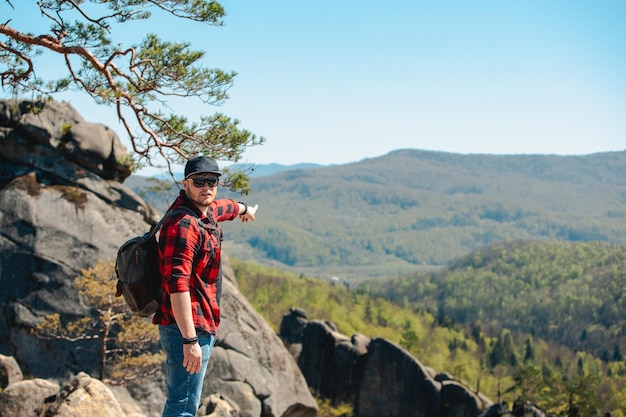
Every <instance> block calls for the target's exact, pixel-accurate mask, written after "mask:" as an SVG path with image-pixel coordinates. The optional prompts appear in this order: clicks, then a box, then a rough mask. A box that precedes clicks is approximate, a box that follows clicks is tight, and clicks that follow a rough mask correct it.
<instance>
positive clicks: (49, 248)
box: [0, 101, 317, 417]
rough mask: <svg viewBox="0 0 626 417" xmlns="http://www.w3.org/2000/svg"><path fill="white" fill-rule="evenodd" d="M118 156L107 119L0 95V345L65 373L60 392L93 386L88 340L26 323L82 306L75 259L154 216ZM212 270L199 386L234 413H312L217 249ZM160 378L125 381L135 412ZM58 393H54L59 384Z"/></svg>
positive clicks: (288, 361) (102, 251) (157, 392)
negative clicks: (208, 334)
mask: <svg viewBox="0 0 626 417" xmlns="http://www.w3.org/2000/svg"><path fill="white" fill-rule="evenodd" d="M127 161H129V158H128V155H127V153H126V151H125V149H124V147H123V146H122V144H121V143H120V141H119V139H118V138H117V136H116V135H115V134H114V133H113V132H112V131H111V130H110V129H107V128H106V127H104V126H102V125H99V124H95V123H89V122H86V121H84V120H83V119H82V117H80V115H79V114H78V113H77V112H76V111H75V110H74V109H73V108H72V107H71V106H70V105H68V104H64V103H58V102H46V103H30V102H19V103H18V102H13V101H0V288H2V291H0V354H3V355H7V356H11V357H13V358H15V360H16V361H17V363H18V364H19V366H20V368H21V371H23V372H24V374H25V375H27V376H28V377H30V378H33V377H35V378H42V379H46V380H48V381H55V382H50V383H52V384H54V383H60V384H63V383H67V382H68V381H74V382H73V383H71V384H70V388H68V389H70V391H69V392H73V391H72V389H74V390H75V389H79V388H80V389H86V390H89V389H90V388H89V387H94V386H96V385H97V384H93V383H92V382H90V381H89V380H86V379H84V378H85V377H86V376H85V375H83V374H81V372H85V373H86V374H90V375H96V374H97V372H96V366H97V363H98V360H97V357H98V351H97V349H94V348H95V343H96V342H94V341H91V342H89V341H85V342H81V343H73V344H70V343H69V342H64V341H42V340H39V339H37V338H35V337H34V336H33V334H32V332H31V329H32V328H33V327H34V326H35V325H36V324H37V323H38V321H39V320H40V318H41V317H43V316H44V315H46V314H50V313H53V312H57V313H60V314H61V316H62V317H63V318H66V319H73V318H77V317H84V316H88V315H90V314H92V311H91V310H90V308H89V306H87V305H84V304H83V303H81V301H80V300H79V298H78V295H77V293H76V290H75V289H74V288H73V287H72V283H73V281H74V280H75V278H77V277H78V276H80V273H81V269H85V268H89V267H91V266H93V265H94V264H95V262H96V261H97V260H98V259H104V260H109V259H114V257H115V254H116V252H117V249H118V247H119V246H120V245H121V244H122V243H123V242H124V241H126V240H127V239H128V238H130V237H132V236H135V235H138V234H140V233H143V232H145V231H146V230H147V229H148V227H149V225H150V224H153V223H155V222H156V220H157V219H158V216H159V213H157V212H155V210H154V209H152V208H151V207H150V206H148V205H147V204H146V203H145V202H144V201H143V200H141V199H140V198H139V197H138V196H137V195H135V194H134V193H133V192H132V191H130V190H129V189H127V188H126V187H124V186H123V185H122V184H121V183H120V182H119V181H121V180H123V179H124V178H125V177H126V176H127V175H128V174H129V173H130V165H129V164H128V162H127ZM224 272H225V274H224V275H225V284H224V292H225V294H224V297H223V300H224V301H223V306H222V308H223V320H222V324H221V328H220V335H219V339H218V341H217V345H216V348H215V353H214V357H213V358H212V359H211V361H210V370H209V372H208V374H207V375H208V376H207V384H206V390H205V391H206V394H207V395H208V394H214V393H219V394H224V396H225V397H228V398H230V399H232V400H234V401H235V402H236V403H237V405H238V406H239V408H240V412H241V415H242V416H251V417H260V416H261V415H263V416H264V417H271V416H276V417H278V416H285V417H286V416H313V415H315V413H316V409H317V406H316V403H315V401H314V399H313V397H312V396H311V394H310V392H309V390H308V388H307V385H306V381H305V380H304V378H303V376H302V374H301V372H300V370H299V369H298V367H297V364H296V363H295V361H294V360H293V358H292V357H291V355H290V354H289V353H288V351H287V350H286V349H285V347H284V345H283V344H282V342H281V340H280V339H279V338H278V337H277V336H276V335H275V333H274V332H273V331H272V330H271V328H270V327H269V326H268V325H267V324H266V323H265V322H264V321H263V319H262V318H261V317H260V316H259V315H258V314H257V313H256V312H255V311H254V310H253V309H252V308H251V307H250V305H249V304H248V303H247V301H246V300H245V298H244V297H243V296H242V295H241V293H240V292H239V290H238V289H237V286H236V282H235V277H234V274H233V272H232V269H230V267H229V265H228V259H226V260H225V263H224ZM114 284H115V283H114V282H113V281H112V283H111V285H112V287H111V291H112V293H113V292H114ZM77 375H83V376H81V377H80V378H78V379H76V378H77V377H76V376H77ZM7 380H9V381H10V378H8V377H7ZM35 380H36V379H35ZM35 380H33V381H35ZM81 381H82V382H81ZM85 381H86V385H85V384H83V382H85ZM87 382H88V383H87ZM16 383H21V381H18V382H16ZM72 384H73V385H72ZM12 385H13V384H9V385H8V388H7V390H6V391H8V392H9V393H11V391H12V390H14V389H16V388H11V387H12ZM31 385H32V382H31ZM9 388H11V389H9ZM17 388H19V386H18V387H17ZM163 388H164V384H163V375H162V374H160V375H156V376H154V377H152V378H150V379H149V380H147V379H146V380H144V381H141V383H137V384H134V385H133V386H132V387H129V391H130V392H131V394H132V396H133V397H134V398H135V399H136V400H137V402H138V404H140V405H141V408H142V410H143V412H144V413H146V415H150V416H152V415H154V416H157V415H160V409H161V407H162V404H163V402H164V395H163ZM47 392H48V391H46V395H47ZM59 392H60V393H59V394H55V395H56V397H55V401H56V400H58V399H59V398H61V397H59V396H60V395H61V393H63V392H67V389H66V391H63V390H60V391H59ZM114 392H117V394H116V395H118V397H119V396H123V395H124V393H123V392H120V391H115V390H114ZM68 395H69V394H68ZM53 396H54V395H53ZM63 398H64V400H62V401H65V403H68V401H69V400H68V399H67V398H68V397H63ZM102 398H104V397H102ZM48 401H49V400H48ZM107 401H108V400H107ZM112 407H114V408H115V406H112ZM62 408H63V407H62V405H59V406H58V407H57V411H58V412H56V413H57V414H56V415H69V414H59V413H61V411H62ZM111 412H112V413H113V414H111V415H115V413H117V411H116V410H114V411H111ZM48 415H50V416H52V415H53V414H48Z"/></svg>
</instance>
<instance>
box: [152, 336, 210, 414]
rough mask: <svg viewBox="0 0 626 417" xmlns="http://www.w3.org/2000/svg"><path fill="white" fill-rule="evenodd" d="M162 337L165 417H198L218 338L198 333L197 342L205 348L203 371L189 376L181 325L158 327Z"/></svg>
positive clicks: (203, 351)
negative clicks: (212, 354)
mask: <svg viewBox="0 0 626 417" xmlns="http://www.w3.org/2000/svg"><path fill="white" fill-rule="evenodd" d="M159 334H160V336H161V347H163V351H164V352H165V356H166V365H167V370H166V377H167V401H166V402H165V407H164V408H163V414H162V416H163V417H195V415H196V413H197V412H198V408H199V407H200V400H201V399H202V398H201V397H202V383H203V381H204V375H205V373H206V368H207V364H208V363H209V357H210V356H211V351H212V350H213V345H214V344H215V336H213V335H212V334H210V333H203V332H199V333H198V342H199V343H200V347H201V348H202V368H201V369H200V372H199V373H197V374H190V373H189V372H187V370H186V369H185V367H184V366H183V336H182V334H181V333H180V330H179V329H178V326H177V325H176V324H171V325H169V326H159Z"/></svg>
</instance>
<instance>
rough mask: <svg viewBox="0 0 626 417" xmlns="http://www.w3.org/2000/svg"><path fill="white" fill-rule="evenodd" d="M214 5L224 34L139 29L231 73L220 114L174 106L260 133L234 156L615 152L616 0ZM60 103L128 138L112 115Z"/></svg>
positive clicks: (620, 94) (622, 58)
mask: <svg viewBox="0 0 626 417" xmlns="http://www.w3.org/2000/svg"><path fill="white" fill-rule="evenodd" d="M20 1H23V0H20ZM222 4H223V5H224V7H225V9H226V12H227V14H228V15H227V16H226V18H225V20H224V23H225V25H224V26H223V27H210V26H206V25H200V24H194V23H190V22H185V21H181V22H176V20H172V19H168V20H167V21H165V20H164V21H160V20H159V19H157V21H153V22H152V23H151V24H150V26H149V27H146V25H145V23H144V26H142V27H137V28H135V30H136V31H137V32H141V31H142V30H145V31H154V32H156V33H158V34H159V35H161V36H162V37H164V38H166V39H169V40H188V41H191V42H192V45H193V48H194V49H203V50H206V51H207V56H206V64H207V65H209V66H214V67H219V68H222V69H225V70H234V71H236V72H237V73H238V75H237V77H236V78H235V84H234V86H233V87H232V88H231V90H230V92H229V94H230V99H229V100H228V101H227V102H226V103H225V104H224V105H223V106H221V107H218V108H216V107H209V106H207V107H206V108H198V106H197V105H192V106H189V109H188V110H187V109H186V110H185V111H186V112H187V113H188V115H189V116H190V117H191V118H193V117H195V116H196V114H199V113H203V114H210V113H213V112H214V111H220V112H224V113H226V114H228V115H230V116H232V117H236V118H238V119H240V120H241V126H242V127H244V128H246V129H248V130H251V131H253V132H254V133H256V134H257V135H260V136H263V137H265V138H266V140H267V142H266V143H265V144H264V145H263V146H261V147H256V148H250V149H249V150H248V151H247V152H246V153H245V154H244V162H248V163H259V164H266V163H272V162H275V163H280V164H285V165H290V164H295V163H300V162H313V163H320V164H343V163H349V162H353V161H358V160H361V159H364V158H369V157H376V156H380V155H383V154H386V153H388V152H390V151H392V150H395V149H403V148H413V149H427V150H442V151H448V152H455V153H489V154H520V153H523V154H561V155H566V154H589V153H595V152H603V151H617V150H624V149H626V25H625V24H624V22H625V21H626V1H623V0H598V1H579V0H543V1H539V0H537V1H535V0H524V1H513V0H500V1H495V0H493V1H487V0H476V1H471V0H458V1H452V0H439V1H432V0H431V1H421V0H420V1H418V0H412V1H394V0H390V1H386V2H380V1H376V2H374V1H367V0H364V1H352V0H344V1H341V0H334V1H326V0H321V1H315V2H304V1H293V0H291V1H273V0H268V1H262V2H261V1H259V2H256V1H255V2H242V1H234V0H226V1H223V2H222ZM2 10H4V9H0V13H3V11H2ZM158 28H166V30H162V31H159V30H158ZM125 36H126V37H127V38H128V40H126V38H125V39H124V42H125V43H126V44H127V45H130V44H132V43H137V42H138V39H137V40H135V39H131V38H132V36H133V35H131V34H130V32H128V33H126V34H125ZM69 99H70V101H71V102H72V103H73V104H75V105H76V107H77V108H79V110H80V111H81V113H82V114H83V116H84V117H85V118H86V119H87V120H89V121H95V122H102V123H105V124H107V125H109V126H110V127H111V128H113V129H114V130H116V131H117V132H118V134H119V135H120V136H121V137H122V138H123V139H124V136H123V130H122V129H121V126H120V125H119V124H118V123H117V122H116V121H115V118H114V114H113V111H112V110H110V111H109V110H107V109H104V110H103V109H102V108H99V107H96V106H95V105H91V104H90V103H87V102H84V101H83V99H81V98H80V97H70V98H69Z"/></svg>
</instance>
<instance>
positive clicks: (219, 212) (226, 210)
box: [210, 198, 239, 222]
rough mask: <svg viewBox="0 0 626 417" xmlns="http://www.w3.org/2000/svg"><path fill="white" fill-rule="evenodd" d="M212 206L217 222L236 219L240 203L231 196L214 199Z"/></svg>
mask: <svg viewBox="0 0 626 417" xmlns="http://www.w3.org/2000/svg"><path fill="white" fill-rule="evenodd" d="M210 208H211V212H212V213H213V216H214V217H215V220H216V221H217V222H223V221H229V220H234V219H236V218H237V216H238V215H239V203H237V202H236V201H235V200H231V199H229V198H220V199H217V200H215V201H213V203H212V204H211V207H210Z"/></svg>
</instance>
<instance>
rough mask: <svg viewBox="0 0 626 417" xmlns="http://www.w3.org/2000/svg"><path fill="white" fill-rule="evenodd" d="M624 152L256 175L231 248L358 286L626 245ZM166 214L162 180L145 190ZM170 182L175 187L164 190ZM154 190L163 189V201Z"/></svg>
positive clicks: (391, 161) (415, 156)
mask: <svg viewBox="0 0 626 417" xmlns="http://www.w3.org/2000/svg"><path fill="white" fill-rule="evenodd" d="M624 167H626V152H609V153H599V154H592V155H585V156H556V155H506V156H505V155H463V154H452V153H444V152H432V151H419V150H399V151H395V152H392V153H390V154H388V155H385V156H382V157H379V158H372V159H365V160H363V161H359V162H356V163H352V164H346V165H339V166H331V167H323V168H314V169H299V170H288V171H284V172H279V173H277V174H274V175H270V176H263V177H258V178H253V179H252V182H251V185H252V192H251V193H250V195H248V196H239V195H233V194H229V193H228V192H227V190H223V189H222V190H220V195H221V196H230V197H233V198H236V199H238V200H243V201H247V202H251V203H258V204H259V207H260V208H259V211H258V216H257V220H256V221H255V222H254V223H252V224H249V225H246V227H240V226H239V225H238V224H236V222H235V223H227V224H224V229H225V232H226V240H225V250H226V251H227V252H228V253H229V254H231V255H233V256H236V257H238V258H241V259H248V260H254V261H255V262H258V263H261V264H265V265H269V266H273V267H279V268H281V269H284V270H289V271H293V272H296V273H300V272H304V273H306V274H309V275H317V276H326V277H329V276H334V275H336V276H339V277H341V278H347V279H351V280H362V279H366V278H379V277H387V276H397V275H403V274H406V273H410V272H414V271H416V270H419V269H425V268H428V267H433V266H435V267H441V266H443V265H445V264H446V263H447V262H449V261H450V260H452V259H454V258H457V257H460V256H463V255H466V254H467V253H469V252H470V251H471V250H474V249H477V248H479V247H481V246H484V245H488V244H491V243H496V242H503V241H508V240H515V239H529V240H562V241H581V242H586V241H602V242H610V243H624V242H626V204H625V203H626V177H625V176H624V174H623V173H624ZM143 183H144V185H143V186H137V185H133V184H132V182H129V185H130V186H131V187H133V188H134V189H135V190H136V191H137V192H139V193H140V194H141V195H143V196H145V197H146V199H147V200H148V201H149V202H151V203H152V204H155V205H157V207H159V208H161V209H165V208H166V207H167V204H168V202H170V201H171V199H172V193H171V192H170V193H169V195H168V194H167V192H163V191H162V190H161V191H159V190H160V187H161V185H162V184H161V183H159V182H158V181H154V180H153V181H152V182H151V184H152V186H153V187H154V188H155V189H154V190H152V191H151V192H149V193H147V192H146V190H147V188H146V186H145V184H146V181H143ZM169 187H170V185H169V184H166V188H169ZM154 191H158V192H157V193H156V194H155V193H154Z"/></svg>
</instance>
